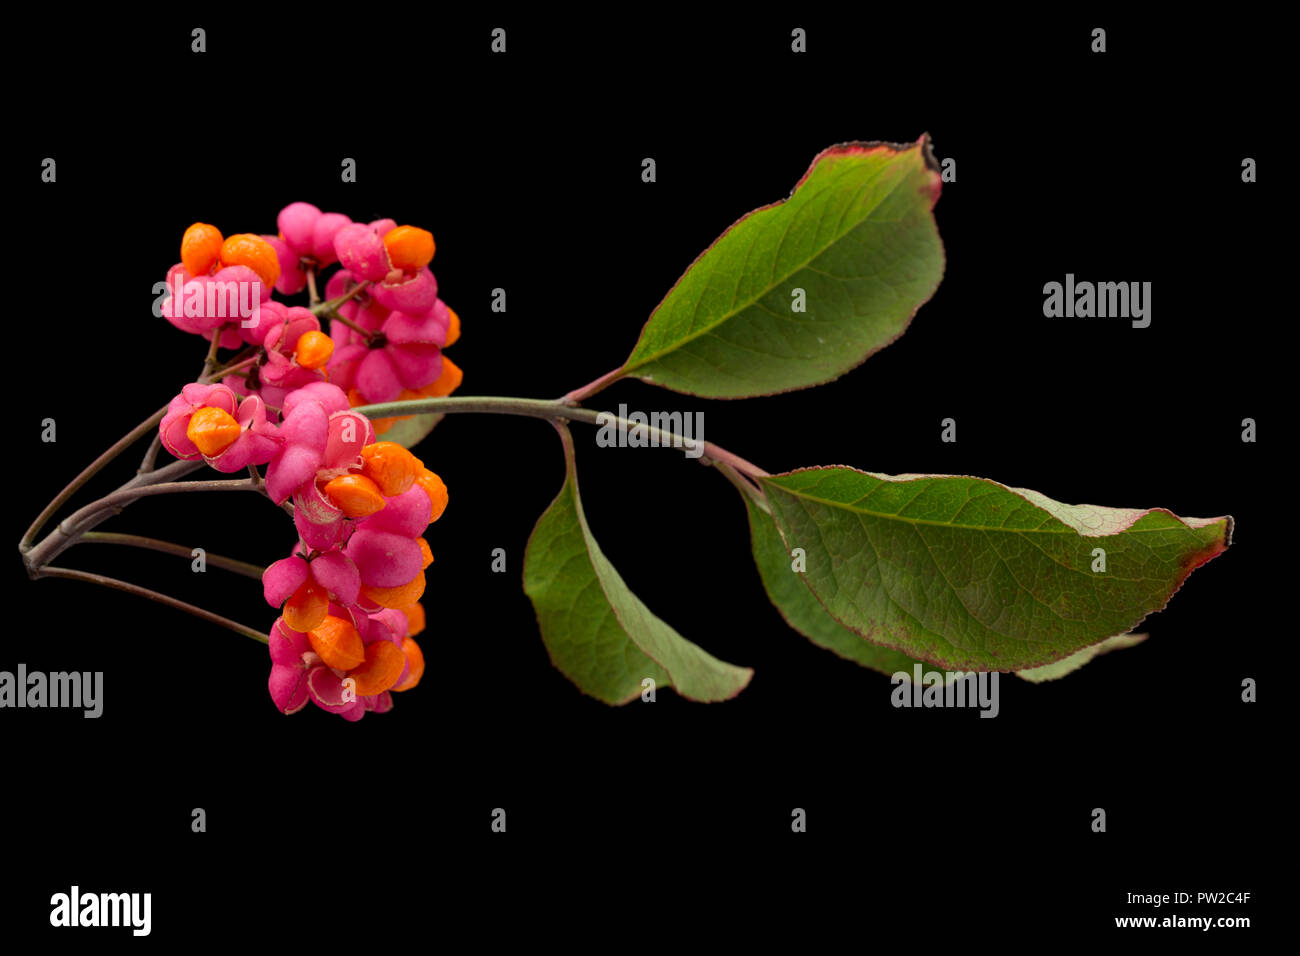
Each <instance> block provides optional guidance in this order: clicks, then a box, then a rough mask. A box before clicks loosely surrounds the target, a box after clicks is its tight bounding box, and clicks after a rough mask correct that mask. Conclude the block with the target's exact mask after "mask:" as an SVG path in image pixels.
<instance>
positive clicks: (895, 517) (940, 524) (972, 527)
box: [772, 482, 1223, 538]
mask: <svg viewBox="0 0 1300 956" xmlns="http://www.w3.org/2000/svg"><path fill="white" fill-rule="evenodd" d="M772 484H773V485H774V487H777V488H780V489H781V490H782V491H784V492H785V493H786V494H788V495H790V496H791V497H793V498H801V499H803V500H805V501H815V502H817V503H818V504H823V505H827V506H829V507H832V508H838V509H840V510H841V511H848V512H851V513H853V514H859V515H866V516H867V517H869V518H884V519H887V520H891V521H901V522H902V523H904V524H909V525H915V524H923V525H929V526H931V527H935V528H957V529H961V530H964V531H1000V532H1002V533H1003V534H1072V535H1074V536H1075V537H1079V538H1089V537H1093V538H1113V537H1115V536H1116V535H1121V534H1150V533H1161V532H1168V531H1171V530H1177V529H1171V528H1137V529H1134V528H1133V527H1132V526H1131V525H1130V526H1129V527H1127V528H1125V529H1124V530H1122V531H1116V532H1115V533H1114V534H1098V535H1086V534H1084V533H1083V532H1081V531H1076V530H1075V529H1074V528H1071V527H1070V526H1069V525H1067V524H1065V522H1063V521H1061V519H1060V518H1058V517H1056V516H1055V515H1053V514H1051V513H1050V512H1044V513H1045V514H1046V515H1047V517H1049V518H1051V519H1052V520H1053V521H1055V522H1057V523H1058V524H1060V525H1061V527H1060V528H1006V527H992V526H985V525H977V524H954V523H952V522H951V521H934V520H932V519H930V518H904V517H903V516H902V515H899V514H890V513H888V512H883V511H871V510H870V509H868V508H857V507H854V506H853V505H847V504H845V503H844V502H842V501H834V500H832V499H830V498H819V497H817V496H816V495H809V494H804V493H803V492H800V491H792V490H791V489H789V488H786V487H785V486H784V485H780V484H776V483H775V482H773V483H772ZM1013 494H1014V492H1013ZM1025 504H1027V505H1029V507H1031V508H1038V506H1037V505H1036V504H1034V503H1033V502H1031V501H1028V500H1026V501H1025ZM1039 510H1042V509H1039ZM1147 514H1150V512H1149V511H1148V512H1147ZM1142 517H1146V515H1143V516H1142ZM1141 520H1142V519H1141V518H1139V519H1138V521H1141ZM1179 520H1180V523H1181V519H1179ZM1221 520H1223V519H1221V518H1220V519H1218V521H1221ZM1218 521H1216V522H1215V523H1216V524H1217V523H1218ZM1134 523H1135V524H1136V522H1134ZM1206 527H1210V525H1206ZM1183 530H1184V531H1198V530H1200V529H1199V528H1191V527H1188V526H1187V525H1186V524H1184V525H1183Z"/></svg>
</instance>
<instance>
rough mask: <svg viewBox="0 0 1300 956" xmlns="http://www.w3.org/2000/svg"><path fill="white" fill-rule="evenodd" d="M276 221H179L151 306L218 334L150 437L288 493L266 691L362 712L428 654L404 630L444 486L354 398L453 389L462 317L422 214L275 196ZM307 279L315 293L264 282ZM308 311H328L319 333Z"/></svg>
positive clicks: (418, 622) (382, 704)
mask: <svg viewBox="0 0 1300 956" xmlns="http://www.w3.org/2000/svg"><path fill="white" fill-rule="evenodd" d="M278 226H279V235H276V236H255V235H251V234H241V235H237V236H231V237H229V238H223V237H222V236H221V234H220V232H219V231H217V230H216V228H215V227H213V226H210V225H207V224H204V223H195V224H194V225H193V226H191V227H190V228H189V229H187V230H186V232H185V236H184V238H183V239H182V242H181V262H180V263H178V264H177V265H176V266H174V267H173V268H172V270H171V271H170V272H169V274H168V289H169V291H170V292H171V293H172V294H171V295H169V296H168V298H167V299H165V300H163V301H162V303H161V313H162V315H163V316H164V317H166V318H167V319H168V320H169V321H170V322H171V323H172V324H173V325H175V326H176V327H178V328H181V329H183V330H185V331H187V332H192V333H195V334H199V335H203V336H204V337H205V338H207V339H208V340H209V341H211V342H213V346H212V350H211V353H210V363H211V364H210V367H209V368H208V370H207V372H206V373H205V375H204V377H203V378H202V379H200V381H198V382H194V383H191V384H189V385H186V386H185V387H184V388H183V389H182V390H181V393H180V394H179V395H177V396H176V397H175V398H174V399H173V400H172V402H171V404H170V406H169V409H168V412H167V414H166V416H165V417H164V418H163V420H162V422H161V424H160V426H159V437H160V440H161V442H162V445H163V446H164V447H165V448H167V450H168V451H170V452H171V453H172V454H174V455H176V456H177V457H178V458H182V459H199V458H202V459H203V460H204V461H205V462H207V464H209V465H211V466H212V467H213V468H215V469H217V470H218V471H223V472H228V473H229V472H236V471H242V470H244V469H251V470H252V473H253V475H254V477H255V478H257V479H258V480H259V481H260V480H263V479H262V477H261V476H260V475H259V474H258V472H257V467H258V466H260V465H265V466H266V471H265V476H264V487H265V491H266V493H267V494H268V496H269V497H270V498H271V499H272V500H273V501H275V502H276V503H277V504H281V505H284V504H286V503H288V502H292V510H293V521H294V525H295V527H296V529H297V532H298V544H297V546H295V548H294V551H293V554H292V555H291V556H290V557H288V558H285V559H283V560H281V561H277V562H275V563H274V564H272V565H271V566H270V567H269V568H267V569H266V572H265V573H264V575H263V578H262V582H263V589H264V593H265V596H266V600H267V602H268V603H269V604H270V605H272V606H273V607H276V608H279V609H281V616H280V617H279V619H278V620H276V622H275V624H274V626H273V627H272V629H271V631H270V639H269V645H270V652H271V662H272V664H271V675H270V680H269V684H268V686H269V689H270V692H271V698H272V700H273V701H274V702H275V705H276V707H278V708H279V709H280V710H281V711H282V712H284V713H294V712H296V711H298V710H300V709H302V708H303V707H304V706H306V704H307V702H308V701H309V700H310V701H311V702H313V703H315V704H316V705H317V706H318V707H320V708H322V709H324V710H326V711H329V712H331V713H337V714H340V715H341V716H343V717H345V718H346V719H348V720H359V719H360V718H361V717H363V716H364V715H365V714H366V713H367V712H368V711H375V712H377V713H382V712H384V711H387V710H389V709H390V708H391V707H392V706H393V699H392V693H393V692H394V691H403V690H408V689H410V688H411V687H414V686H415V685H416V684H417V683H418V682H419V680H420V677H421V675H422V674H423V672H424V657H423V654H422V652H421V650H420V647H419V645H418V644H417V643H416V642H415V640H414V636H415V635H416V634H418V633H420V632H421V631H423V629H424V627H425V614H424V609H423V606H422V605H421V604H420V598H421V596H422V595H423V593H424V588H425V569H426V568H427V567H428V566H429V565H430V563H432V561H433V554H432V551H431V550H430V548H429V545H428V542H427V541H426V540H425V539H424V537H423V535H424V533H425V530H426V528H427V527H428V526H429V525H430V524H431V523H432V522H433V521H436V520H437V519H438V518H439V517H440V516H441V515H442V513H443V510H444V509H445V508H446V506H447V488H446V486H445V485H444V484H443V482H442V479H441V478H439V477H438V475H436V474H435V473H434V472H432V471H430V470H429V469H428V468H426V467H425V465H424V462H422V461H421V460H420V459H418V458H417V457H415V455H413V454H412V453H411V452H410V451H409V450H407V449H406V448H404V447H402V446H401V445H400V444H397V443H395V442H390V441H379V440H377V438H378V432H379V431H381V430H386V429H387V428H389V427H391V424H392V421H394V420H393V419H389V420H379V421H375V422H372V421H371V420H370V419H368V418H367V417H366V416H364V415H362V414H360V413H359V412H356V411H354V410H353V409H354V408H355V407H356V406H358V405H363V404H372V403H377V402H385V401H391V400H393V399H396V398H399V397H414V396H440V395H447V394H450V392H451V391H452V390H453V389H455V387H456V386H457V385H459V383H460V379H461V374H460V370H459V369H457V368H456V367H455V366H454V365H452V364H451V362H450V361H448V360H447V359H445V357H444V356H443V355H442V349H443V348H445V347H446V346H447V345H450V344H451V343H452V342H454V341H455V339H456V338H457V337H458V336H459V330H460V322H459V319H458V318H457V316H456V314H455V313H454V312H452V311H451V310H450V309H449V308H447V306H446V305H444V304H443V303H442V301H441V300H440V299H439V298H438V294H437V291H438V289H437V282H436V280H435V279H434V277H433V273H432V272H430V271H429V267H428V264H429V261H430V260H431V259H432V257H433V252H434V243H433V236H432V235H431V234H430V233H428V232H427V231H425V230H423V229H418V228H416V227H413V226H398V225H397V224H396V223H395V222H394V221H393V220H380V221H377V222H372V223H369V224H364V225H363V224H359V223H353V222H351V221H350V220H349V219H348V218H347V217H346V216H342V215H340V214H338V213H322V212H321V211H320V210H319V209H317V208H316V207H315V206H311V205H309V204H307V203H293V204H292V205H290V206H286V207H285V208H284V209H283V210H281V212H280V215H279V218H278ZM335 262H337V263H339V265H340V268H339V269H338V270H337V271H336V272H335V273H334V275H333V276H331V277H330V279H329V280H328V285H327V296H328V297H329V299H328V301H326V302H323V303H319V302H316V301H315V300H316V295H315V280H316V277H317V274H318V272H319V270H321V269H323V268H325V267H327V266H329V265H332V264H334V263H335ZM232 283H233V286H234V287H233V288H232V286H231V284H232ZM306 286H311V287H312V299H313V304H312V307H311V308H304V307H302V306H286V305H284V304H283V303H281V302H277V301H275V300H274V299H272V298H271V297H270V294H269V290H270V289H272V288H274V289H275V290H276V291H278V292H280V293H281V294H284V295H294V294H297V293H299V292H301V291H302V290H303V288H304V287H306ZM214 292H216V293H220V294H214ZM232 296H233V298H232ZM232 301H233V302H235V303H236V304H237V305H239V306H240V308H239V310H238V311H232V309H231V308H230V305H231V302H232ZM217 313H219V314H217ZM318 313H320V314H324V315H327V316H329V317H330V318H331V319H332V322H333V324H332V327H331V329H330V333H329V334H328V335H327V334H326V333H325V332H324V331H323V330H322V329H321V325H320V320H319V318H318ZM214 340H215V341H214ZM239 346H246V347H247V348H246V350H245V351H246V352H248V353H251V355H247V354H241V355H239V356H235V357H234V358H233V359H231V360H229V361H228V362H227V363H226V365H225V366H221V363H220V362H218V361H217V349H218V347H227V348H237V347H239ZM213 366H217V367H213ZM216 378H220V381H219V382H214V381H213V380H212V379H216Z"/></svg>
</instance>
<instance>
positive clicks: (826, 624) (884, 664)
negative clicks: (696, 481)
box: [745, 495, 916, 680]
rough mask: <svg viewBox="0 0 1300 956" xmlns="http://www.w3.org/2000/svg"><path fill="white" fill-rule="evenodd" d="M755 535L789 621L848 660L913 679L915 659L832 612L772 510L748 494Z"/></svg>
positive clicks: (763, 573) (762, 566)
mask: <svg viewBox="0 0 1300 956" xmlns="http://www.w3.org/2000/svg"><path fill="white" fill-rule="evenodd" d="M745 506H746V508H748V510H749V538H750V544H751V546H752V547H753V550H754V564H755V565H757V566H758V575H759V577H760V578H761V579H762V581H763V590H765V591H767V596H768V597H769V598H770V599H771V601H772V603H773V604H774V605H775V606H776V609H777V610H778V611H780V612H781V616H782V617H783V618H785V621H786V623H787V624H789V625H790V626H791V627H792V628H794V629H795V630H796V631H798V632H799V633H800V634H802V635H803V636H804V637H806V638H808V640H810V641H812V642H813V643H814V644H816V645H818V646H819V647H824V648H826V650H828V651H832V652H833V653H835V654H838V655H839V656H840V657H843V658H845V659H846V660H850V661H853V662H855V663H857V664H861V665H862V666H863V667H869V668H871V669H872V670H874V671H880V673H882V674H891V675H892V674H896V673H898V672H899V671H903V672H905V673H906V674H907V675H908V679H909V680H910V679H911V675H912V665H913V664H915V663H916V661H915V660H913V659H912V658H910V657H908V656H907V655H906V654H902V653H899V652H898V651H896V650H893V649H892V648H888V647H881V646H880V645H879V644H872V643H871V642H870V641H868V640H867V639H866V638H864V637H863V636H862V635H861V634H857V633H855V632H854V631H850V630H849V629H848V628H846V627H844V625H842V624H840V623H839V622H838V621H836V620H835V619H834V618H833V617H831V616H830V615H829V614H827V613H826V609H825V608H824V607H822V606H821V603H820V602H818V600H817V598H816V597H815V596H814V595H813V593H812V591H810V590H809V589H808V587H807V586H806V585H805V584H804V583H803V581H802V580H800V576H801V573H800V572H797V571H794V570H793V569H792V562H791V558H790V553H789V552H788V551H786V549H785V545H784V544H782V543H781V535H780V534H779V533H778V532H777V530H776V524H775V523H773V521H772V517H771V515H769V514H767V513H766V512H764V511H763V510H762V509H761V508H759V507H758V506H757V505H756V504H755V503H754V501H753V499H751V498H750V497H749V496H748V495H746V496H745Z"/></svg>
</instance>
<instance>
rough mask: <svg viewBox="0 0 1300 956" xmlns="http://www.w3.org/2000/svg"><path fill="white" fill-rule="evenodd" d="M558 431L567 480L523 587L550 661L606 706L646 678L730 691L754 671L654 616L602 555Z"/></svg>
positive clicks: (697, 692) (637, 690)
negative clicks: (723, 658) (730, 661)
mask: <svg viewBox="0 0 1300 956" xmlns="http://www.w3.org/2000/svg"><path fill="white" fill-rule="evenodd" d="M561 436H562V438H563V440H564V445H565V461H566V465H567V474H566V476H565V481H564V486H563V487H562V488H561V489H560V493H559V495H557V496H556V498H555V500H554V501H553V502H551V504H550V507H548V508H547V509H546V511H545V512H544V513H543V514H542V516H541V518H539V519H538V521H537V526H536V527H535V528H534V529H533V533H532V536H531V537H530V538H529V539H528V548H527V550H526V552H525V554H524V592H525V593H526V594H527V595H528V597H529V599H530V600H532V602H533V608H534V609H535V610H536V612H537V623H538V626H539V627H540V629H541V632H542V641H543V642H544V643H545V644H546V649H547V651H548V652H549V653H550V655H551V662H552V663H553V664H554V665H555V666H556V667H557V668H558V669H559V670H560V671H561V672H562V673H563V674H564V676H566V677H567V678H569V680H571V681H573V683H574V684H576V685H577V686H578V689H579V690H581V691H582V692H583V693H585V694H589V695H591V696H592V697H595V698H597V699H598V700H603V701H604V702H605V703H607V704H624V703H627V702H628V701H630V700H634V699H635V698H636V697H638V696H639V695H640V694H641V691H642V686H641V681H642V680H643V679H644V678H647V677H649V678H652V679H653V680H654V681H655V683H656V685H657V686H658V687H669V686H671V687H673V688H675V689H676V690H677V692H678V693H679V694H681V695H682V696H683V697H686V698H689V699H691V700H699V701H717V700H727V699H729V698H731V697H735V696H736V695H737V694H738V693H740V691H741V690H742V689H744V687H745V685H746V684H748V683H749V679H750V678H751V677H752V676H753V674H754V672H753V671H752V670H750V669H749V668H747V667H736V666H734V665H732V664H727V663H725V662H723V661H720V660H718V659H717V658H715V657H713V656H712V655H710V654H708V653H707V652H705V651H704V650H702V649H701V648H699V647H697V646H696V645H694V644H692V643H691V642H690V641H688V640H686V639H685V638H684V637H682V636H681V635H680V634H678V633H677V632H676V631H674V630H673V629H672V628H671V627H669V626H668V625H667V624H665V623H664V622H663V621H661V620H660V619H659V618H657V617H655V616H654V614H652V613H651V612H650V610H649V609H648V608H647V607H646V606H645V605H644V604H642V603H641V601H640V599H639V598H637V596H636V595H635V594H633V593H632V592H631V591H630V590H629V589H628V587H627V585H626V584H624V583H623V579H622V578H621V577H619V575H618V572H617V571H615V570H614V568H613V566H612V565H611V564H610V563H609V561H608V560H606V558H605V556H604V554H602V553H601V551H600V548H599V547H598V546H597V545H596V541H595V539H594V538H592V536H591V529H590V528H588V527H587V518H586V515H585V514H584V513H583V510H582V501H581V499H580V498H579V496H578V479H577V474H576V470H575V467H574V459H573V442H572V439H571V438H570V437H569V433H568V430H567V429H563V428H562V429H561Z"/></svg>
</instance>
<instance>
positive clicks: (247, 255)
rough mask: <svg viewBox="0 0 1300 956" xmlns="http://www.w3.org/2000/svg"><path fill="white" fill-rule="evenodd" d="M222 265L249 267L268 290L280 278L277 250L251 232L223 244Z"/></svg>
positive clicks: (233, 237)
mask: <svg viewBox="0 0 1300 956" xmlns="http://www.w3.org/2000/svg"><path fill="white" fill-rule="evenodd" d="M221 264H222V265H223V266H248V268H250V269H252V270H253V271H254V272H256V273H257V277H258V278H259V279H261V280H262V285H264V286H266V287H267V288H268V289H269V288H271V287H272V286H273V285H275V281H276V280H277V279H279V278H280V257H279V256H277V255H276V254H275V249H273V248H272V247H271V244H270V243H269V242H267V241H266V240H265V239H263V238H262V237H261V236H255V235H253V234H252V233H251V232H241V233H240V234H239V235H237V236H231V237H230V238H229V239H227V240H226V241H225V242H224V243H222V245H221Z"/></svg>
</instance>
